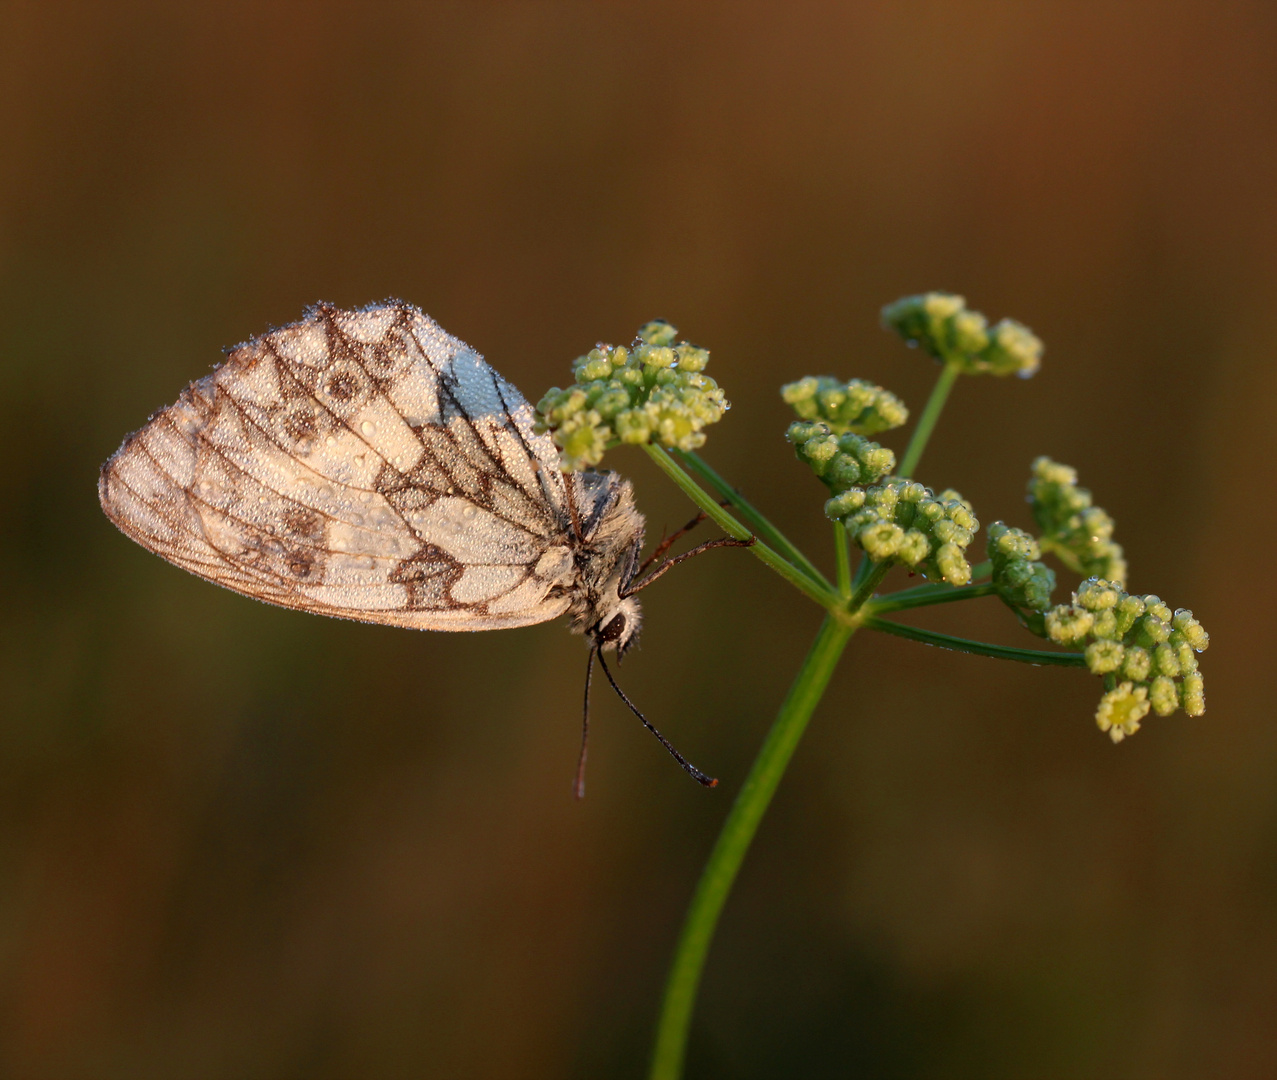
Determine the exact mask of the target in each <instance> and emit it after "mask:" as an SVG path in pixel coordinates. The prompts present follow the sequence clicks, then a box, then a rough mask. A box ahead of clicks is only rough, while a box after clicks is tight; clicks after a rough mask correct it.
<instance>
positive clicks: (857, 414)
mask: <svg viewBox="0 0 1277 1080" xmlns="http://www.w3.org/2000/svg"><path fill="white" fill-rule="evenodd" d="M780 396H781V397H782V398H784V399H785V401H786V402H787V403H788V404H789V405H792V406H793V408H794V412H796V413H797V414H798V415H799V417H800V418H802V419H803V420H817V421H820V422H821V423H823V424H825V426H826V427H827V428H828V429H829V430H830V431H831V432H833V433H834V434H835V435H842V434H845V433H847V432H852V433H853V434H856V435H876V434H877V433H878V432H880V431H890V430H891V429H892V428H897V427H900V425H901V424H903V423H904V422H905V421H906V420H908V419H909V410H908V409H906V408H905V404H904V402H903V401H901V400H900V399H899V398H898V397H896V395H895V394H893V393H891V391H890V390H884V389H883V388H882V387H881V386H875V385H874V384H873V383H871V382H866V381H865V380H864V379H849V380H848V381H847V382H839V381H838V380H837V379H833V378H830V377H829V376H828V375H820V376H816V375H808V376H807V377H806V378H805V379H799V380H798V381H797V382H792V383H786V384H785V385H784V386H782V387H781V388H780Z"/></svg>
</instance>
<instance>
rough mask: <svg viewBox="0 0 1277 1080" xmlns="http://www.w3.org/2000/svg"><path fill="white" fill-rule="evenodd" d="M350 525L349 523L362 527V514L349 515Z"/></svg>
mask: <svg viewBox="0 0 1277 1080" xmlns="http://www.w3.org/2000/svg"><path fill="white" fill-rule="evenodd" d="M350 523H351V524H352V525H362V524H363V523H364V515H363V514H351V515H350Z"/></svg>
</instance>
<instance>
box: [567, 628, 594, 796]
mask: <svg viewBox="0 0 1277 1080" xmlns="http://www.w3.org/2000/svg"><path fill="white" fill-rule="evenodd" d="M596 652H598V649H597V648H595V649H591V650H590V659H589V660H587V661H586V664H585V707H584V708H583V709H582V710H581V756H580V757H579V758H577V762H576V783H575V784H573V785H572V794H573V795H575V796H576V797H577V798H578V799H584V798H585V750H586V744H587V743H588V742H589V741H590V677H591V676H592V675H593V674H594V654H595V653H596Z"/></svg>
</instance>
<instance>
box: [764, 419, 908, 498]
mask: <svg viewBox="0 0 1277 1080" xmlns="http://www.w3.org/2000/svg"><path fill="white" fill-rule="evenodd" d="M785 438H787V439H788V440H789V441H790V442H791V443H793V445H794V453H796V454H797V455H798V458H799V460H800V461H804V462H806V463H807V464H808V465H810V466H811V469H812V471H813V472H814V473H815V474H816V475H817V476H818V477H820V479H821V480H823V481H824V482H825V484H827V485H828V487H829V490H830V491H832V492H834V493H835V494H838V493H841V492H843V491H846V490H847V489H848V488H851V487H866V486H868V485H869V484H874V483H877V482H878V481H879V480H881V479H882V478H883V477H884V476H886V475H887V474H888V473H890V472H891V470H892V469H894V468H895V467H896V455H895V454H893V453H892V452H891V451H890V450H888V449H887V448H886V447H883V446H879V445H878V444H877V443H876V442H871V441H870V440H869V439H866V438H865V437H864V436H863V435H856V434H853V433H851V432H847V433H845V434H842V435H835V434H834V433H833V432H832V431H830V429H829V425H828V424H824V423H817V422H810V421H803V420H795V421H794V422H793V423H792V424H790V425H789V430H788V431H787V432H785Z"/></svg>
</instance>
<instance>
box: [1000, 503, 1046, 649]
mask: <svg viewBox="0 0 1277 1080" xmlns="http://www.w3.org/2000/svg"><path fill="white" fill-rule="evenodd" d="M988 554H989V560H990V562H992V564H993V584H994V586H995V587H996V588H997V590H998V596H1000V597H1001V598H1002V601H1003V603H1005V604H1006V605H1007V606H1008V607H1010V608H1011V609H1012V610H1013V611H1015V613H1016V614H1017V615H1018V616H1019V617H1020V621H1021V622H1023V623H1025V625H1026V626H1028V627H1029V628H1030V629H1031V630H1033V632H1034V633H1036V634H1043V633H1044V632H1043V628H1042V612H1044V611H1046V609H1047V608H1049V607H1050V606H1051V593H1052V592H1053V591H1054V589H1055V571H1054V570H1052V569H1051V568H1050V567H1048V566H1047V565H1046V564H1045V563H1042V562H1040V561H1039V559H1040V558H1041V555H1042V552H1041V550H1040V549H1039V547H1038V542H1037V541H1036V540H1034V539H1033V537H1031V536H1030V535H1029V534H1028V533H1026V532H1025V531H1024V530H1023V529H1013V528H1011V527H1010V526H1009V525H1004V524H1003V523H1002V522H1000V521H995V522H994V523H993V524H992V525H990V526H989V545H988Z"/></svg>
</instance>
